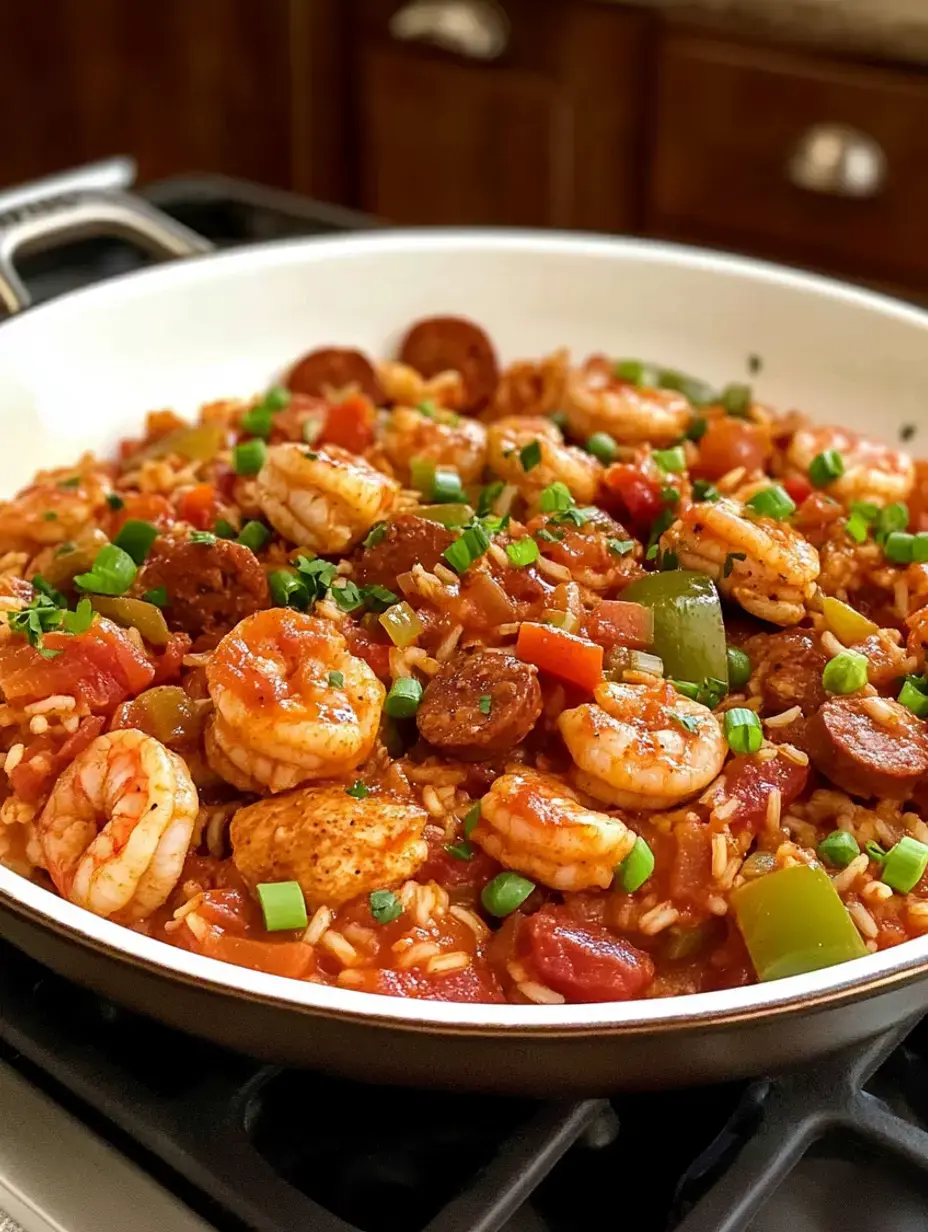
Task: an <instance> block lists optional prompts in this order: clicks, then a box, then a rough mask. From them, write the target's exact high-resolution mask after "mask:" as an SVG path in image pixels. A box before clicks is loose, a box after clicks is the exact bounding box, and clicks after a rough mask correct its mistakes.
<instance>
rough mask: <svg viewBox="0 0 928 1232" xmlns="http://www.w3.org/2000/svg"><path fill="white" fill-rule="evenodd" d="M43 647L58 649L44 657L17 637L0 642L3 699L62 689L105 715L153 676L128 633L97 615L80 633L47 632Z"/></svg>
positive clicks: (21, 698) (28, 697)
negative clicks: (52, 654)
mask: <svg viewBox="0 0 928 1232" xmlns="http://www.w3.org/2000/svg"><path fill="white" fill-rule="evenodd" d="M44 645H45V646H46V647H47V648H48V649H49V650H60V651H61V653H60V654H59V655H56V656H55V658H53V659H45V658H43V657H42V655H40V654H39V652H38V650H36V648H35V647H34V646H30V645H29V644H28V642H26V641H22V640H20V639H19V638H13V639H11V640H10V641H8V642H6V643H5V644H4V645H3V646H0V688H2V689H3V692H4V694H5V695H6V699H7V701H9V702H14V703H19V702H23V703H26V702H30V701H37V700H38V699H39V698H42V697H50V696H52V695H53V694H56V693H63V694H66V695H67V696H68V697H76V696H80V697H81V699H82V700H83V701H85V702H86V703H87V705H88V706H89V707H90V709H91V710H93V711H95V712H97V713H107V712H109V711H110V710H113V709H114V708H115V707H116V706H118V705H119V703H120V702H122V701H125V700H126V698H127V697H132V696H134V695H135V694H136V693H140V692H141V691H142V689H147V688H148V686H149V685H150V684H151V682H152V679H153V678H154V675H155V669H154V668H153V667H152V665H151V663H149V661H148V659H147V658H146V657H145V655H144V654H143V652H142V651H141V650H140V649H139V648H138V646H136V644H135V642H133V641H132V639H131V638H130V637H129V635H128V634H127V633H126V632H125V631H124V630H123V629H120V628H119V627H118V626H117V625H114V624H113V623H112V622H111V621H109V620H104V619H102V618H98V619H97V620H95V621H94V622H93V624H92V625H91V626H90V628H89V629H88V630H87V631H86V632H85V633H78V634H73V635H72V634H68V633H47V634H46V635H45V638H44Z"/></svg>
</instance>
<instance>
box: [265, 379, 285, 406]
mask: <svg viewBox="0 0 928 1232" xmlns="http://www.w3.org/2000/svg"><path fill="white" fill-rule="evenodd" d="M264 405H265V406H266V407H268V409H269V410H272V411H282V410H283V409H284V407H285V406H289V405H290V390H289V389H284V388H283V386H282V385H272V386H271V388H270V389H269V390H268V391H267V393H266V394H265V395H264Z"/></svg>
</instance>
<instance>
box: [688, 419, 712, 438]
mask: <svg viewBox="0 0 928 1232" xmlns="http://www.w3.org/2000/svg"><path fill="white" fill-rule="evenodd" d="M708 431H709V421H708V419H705V418H703V416H702V415H697V416H696V417H695V418H694V419H691V420H690V424H689V427H688V428H687V429H686V432H685V434H684V435H685V436H686V439H687V440H688V441H701V440H702V438H703V437H704V436H705V435H706V433H707V432H708Z"/></svg>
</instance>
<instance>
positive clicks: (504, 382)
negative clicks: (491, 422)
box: [484, 348, 570, 419]
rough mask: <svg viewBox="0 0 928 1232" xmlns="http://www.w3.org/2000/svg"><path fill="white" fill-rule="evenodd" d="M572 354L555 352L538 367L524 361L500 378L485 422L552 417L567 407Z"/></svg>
mask: <svg viewBox="0 0 928 1232" xmlns="http://www.w3.org/2000/svg"><path fill="white" fill-rule="evenodd" d="M569 361H570V352H569V351H568V350H567V349H566V348H564V349H563V350H560V351H555V352H554V354H553V355H548V356H546V357H545V358H544V359H541V360H539V361H538V362H537V363H536V362H535V361H534V360H529V359H520V360H518V361H517V362H516V363H514V364H511V365H510V366H509V367H508V368H507V369H506V371H505V372H504V373H503V375H502V376H501V377H500V381H499V384H498V385H497V387H496V393H495V394H494V395H493V402H492V405H491V406H490V409H489V410H488V411H487V413H486V414H485V416H484V418H485V419H502V418H505V417H507V416H509V415H551V414H553V412H554V411H559V410H560V409H561V407H562V406H563V404H564V392H565V390H566V387H567V365H568V363H569Z"/></svg>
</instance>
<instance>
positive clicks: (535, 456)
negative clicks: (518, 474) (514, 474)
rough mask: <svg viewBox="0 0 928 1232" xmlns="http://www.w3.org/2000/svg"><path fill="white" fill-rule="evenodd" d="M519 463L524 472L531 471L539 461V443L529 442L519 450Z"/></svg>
mask: <svg viewBox="0 0 928 1232" xmlns="http://www.w3.org/2000/svg"><path fill="white" fill-rule="evenodd" d="M519 461H520V462H521V463H522V469H523V470H524V471H530V470H533V469H534V468H535V467H536V466H537V465H538V463H539V462H540V461H541V442H540V441H529V443H528V444H527V445H523V447H522V448H521V449H520V450H519Z"/></svg>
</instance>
